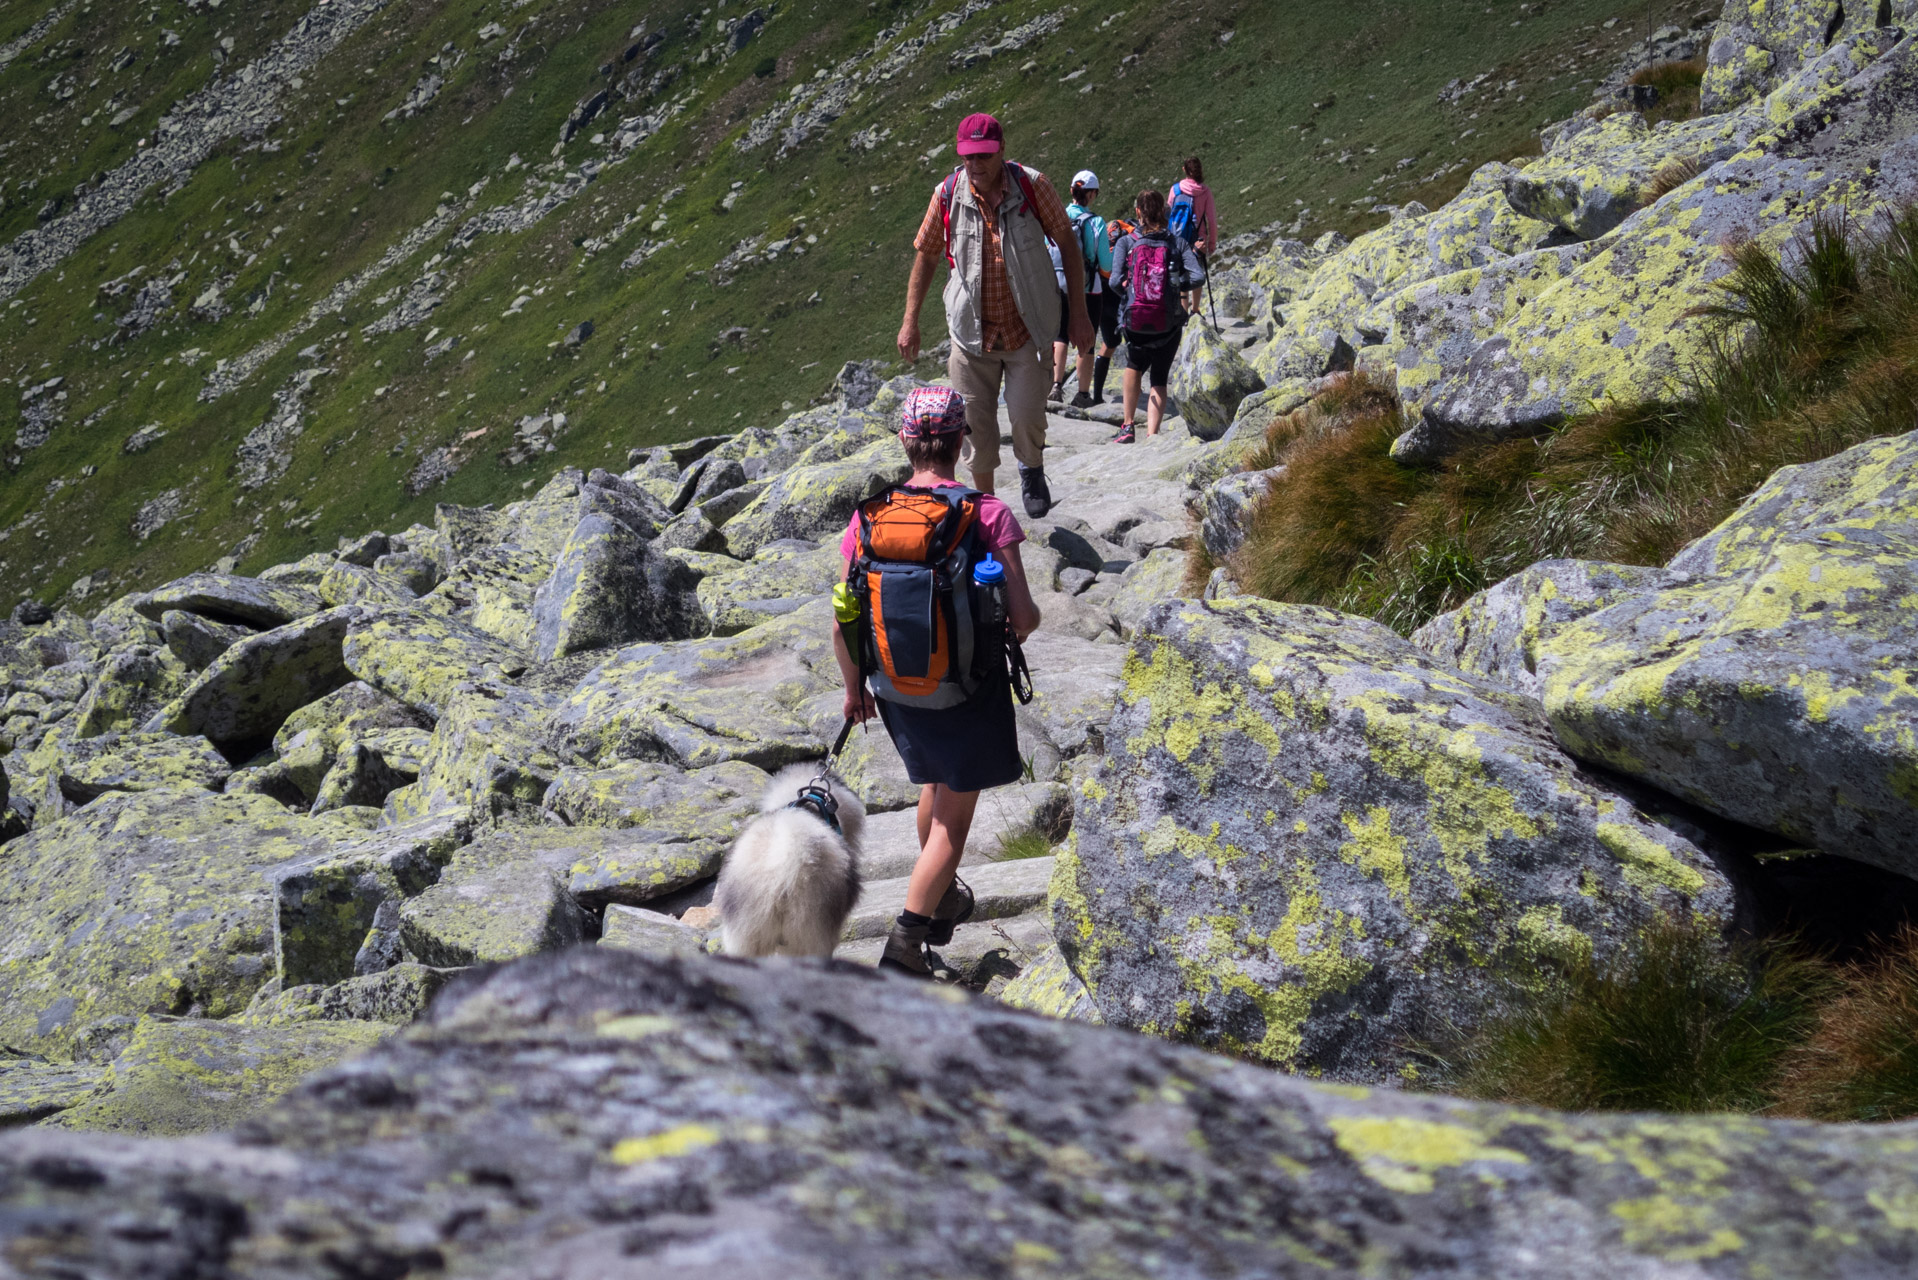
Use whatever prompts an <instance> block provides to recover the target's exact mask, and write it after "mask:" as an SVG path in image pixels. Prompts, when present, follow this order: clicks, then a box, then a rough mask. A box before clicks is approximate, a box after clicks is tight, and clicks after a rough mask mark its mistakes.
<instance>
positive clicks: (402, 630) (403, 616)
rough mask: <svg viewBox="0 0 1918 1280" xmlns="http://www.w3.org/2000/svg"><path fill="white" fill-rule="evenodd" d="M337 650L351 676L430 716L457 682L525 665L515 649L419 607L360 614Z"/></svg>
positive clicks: (458, 683)
mask: <svg viewBox="0 0 1918 1280" xmlns="http://www.w3.org/2000/svg"><path fill="white" fill-rule="evenodd" d="M342 652H343V653H344V656H345V662H346V667H347V670H349V671H351V672H352V673H353V675H354V676H356V677H358V678H359V679H361V680H364V681H366V683H368V684H370V685H372V686H373V687H374V688H375V689H378V690H380V692H382V693H384V694H386V695H388V696H389V697H392V698H397V699H398V700H399V701H401V702H404V703H406V704H407V705H408V706H410V707H416V708H418V709H419V710H421V711H424V712H425V713H426V714H428V715H430V716H434V717H437V716H439V714H440V713H441V711H442V710H444V708H445V706H446V704H447V702H448V701H449V700H450V699H451V698H452V696H453V693H454V691H455V690H456V689H457V688H458V687H459V686H460V684H461V683H462V682H464V681H467V680H473V679H477V678H479V677H481V676H483V675H498V674H499V673H501V672H502V671H505V670H513V671H519V670H524V669H525V667H526V666H527V660H526V658H525V656H524V655H523V654H522V653H521V652H520V651H519V650H517V649H514V648H512V647H510V646H508V645H507V644H505V643H503V642H502V641H500V640H497V639H495V638H494V637H493V636H490V635H488V634H487V633H486V632H484V631H481V630H479V629H478V628H477V627H473V626H470V625H468V624H466V623H464V622H460V621H458V620H457V619H454V618H450V617H447V616H445V615H443V614H437V613H432V612H429V611H427V610H425V609H387V610H384V611H382V612H380V613H374V614H369V615H366V616H363V617H362V618H360V619H359V620H358V621H357V622H355V623H354V624H353V625H352V626H351V627H350V628H349V629H348V630H347V632H346V639H345V641H344V644H343V648H342Z"/></svg>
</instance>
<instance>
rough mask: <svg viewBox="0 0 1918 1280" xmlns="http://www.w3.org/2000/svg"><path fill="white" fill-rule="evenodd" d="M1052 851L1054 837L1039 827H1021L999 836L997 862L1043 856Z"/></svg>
mask: <svg viewBox="0 0 1918 1280" xmlns="http://www.w3.org/2000/svg"><path fill="white" fill-rule="evenodd" d="M1051 852H1052V838H1051V837H1050V836H1048V835H1047V834H1046V833H1045V832H1043V831H1041V830H1040V829H1039V828H1037V827H1033V826H1025V827H1020V828H1019V829H1018V830H1017V831H1008V832H1006V833H1005V834H1004V835H1002V836H1000V837H999V853H998V856H997V857H996V858H995V859H994V861H997V862H1012V861H1016V860H1018V859H1022V858H1043V857H1046V856H1048V855H1049V854H1051Z"/></svg>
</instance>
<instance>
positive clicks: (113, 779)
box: [52, 733, 233, 804]
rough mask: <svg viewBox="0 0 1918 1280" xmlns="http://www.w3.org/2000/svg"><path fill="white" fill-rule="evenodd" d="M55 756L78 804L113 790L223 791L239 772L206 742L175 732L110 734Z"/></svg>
mask: <svg viewBox="0 0 1918 1280" xmlns="http://www.w3.org/2000/svg"><path fill="white" fill-rule="evenodd" d="M53 754H54V756H55V759H54V761H53V762H52V769H53V773H54V777H55V779H56V781H57V782H58V785H59V787H60V791H61V794H62V795H64V796H65V797H66V798H67V799H68V800H69V801H71V802H72V803H74V804H86V803H87V802H88V801H91V800H97V799H98V798H99V797H101V796H103V795H105V794H106V793H107V792H109V791H153V790H160V789H170V790H176V791H184V790H189V789H191V788H194V787H200V788H204V789H205V790H207V791H218V790H219V789H220V788H221V786H223V785H224V784H225V782H226V780H227V778H228V777H229V776H230V775H231V774H232V773H233V766H232V765H230V764H228V763H227V762H226V757H225V756H223V755H221V754H220V753H219V752H218V751H216V750H214V748H213V744H212V743H210V742H208V741H207V740H206V739H205V738H200V737H191V738H185V737H175V736H174V735H173V734H170V733H109V734H102V735H101V736H100V737H97V738H82V739H80V740H79V741H77V742H67V741H62V742H60V743H59V744H58V746H57V748H56V749H55V751H54V753H53Z"/></svg>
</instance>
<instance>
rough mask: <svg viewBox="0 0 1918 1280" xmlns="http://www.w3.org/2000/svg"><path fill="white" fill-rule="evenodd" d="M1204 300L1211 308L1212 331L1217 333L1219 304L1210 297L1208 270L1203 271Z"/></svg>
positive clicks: (1209, 274) (1210, 286)
mask: <svg viewBox="0 0 1918 1280" xmlns="http://www.w3.org/2000/svg"><path fill="white" fill-rule="evenodd" d="M1205 302H1206V305H1207V306H1209V307H1211V308H1212V332H1214V333H1217V332H1218V331H1219V304H1218V303H1217V302H1215V301H1213V298H1212V273H1211V272H1210V271H1208V272H1206V273H1205Z"/></svg>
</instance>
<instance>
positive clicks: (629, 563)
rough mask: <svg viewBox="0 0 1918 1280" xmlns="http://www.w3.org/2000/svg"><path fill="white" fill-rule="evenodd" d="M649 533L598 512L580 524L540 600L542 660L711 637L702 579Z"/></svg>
mask: <svg viewBox="0 0 1918 1280" xmlns="http://www.w3.org/2000/svg"><path fill="white" fill-rule="evenodd" d="M650 532H651V531H650V530H648V532H647V534H642V533H641V532H640V531H639V530H637V529H635V528H633V527H632V526H631V525H629V524H628V523H626V522H625V521H624V520H620V519H615V518H614V517H613V516H611V515H606V514H601V513H598V512H594V513H592V514H589V515H586V516H584V517H583V518H582V519H581V520H580V522H579V523H578V524H577V525H575V526H574V528H573V531H572V533H571V534H570V535H569V536H568V537H567V539H566V544H565V546H564V547H562V548H561V549H560V554H559V562H558V563H557V564H556V565H555V566H554V567H553V575H552V577H550V578H548V579H547V580H546V582H545V584H544V585H543V586H541V587H540V588H539V594H538V595H537V597H536V598H535V600H534V603H533V643H534V647H535V650H536V652H537V653H538V655H539V657H540V660H541V661H550V660H551V659H553V658H563V657H565V656H566V655H568V654H572V653H579V652H582V651H584V650H588V649H607V648H611V647H613V646H615V645H621V644H630V643H632V642H633V641H635V640H684V639H687V638H689V637H692V636H696V635H702V634H704V633H705V632H706V630H707V626H706V617H705V614H704V613H703V612H701V610H700V607H699V600H698V598H697V597H696V596H695V595H694V594H693V588H694V587H695V586H696V585H697V580H696V578H695V576H694V575H693V574H692V573H691V572H690V571H689V570H688V569H687V568H686V566H685V565H684V564H682V563H680V562H679V561H678V560H676V559H674V558H673V557H672V556H669V555H666V554H665V553H664V552H663V551H660V550H656V549H655V548H654V547H653V546H652V544H651V542H650V541H648V535H649V534H650Z"/></svg>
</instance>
